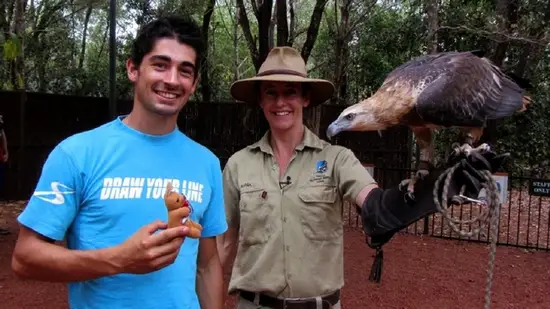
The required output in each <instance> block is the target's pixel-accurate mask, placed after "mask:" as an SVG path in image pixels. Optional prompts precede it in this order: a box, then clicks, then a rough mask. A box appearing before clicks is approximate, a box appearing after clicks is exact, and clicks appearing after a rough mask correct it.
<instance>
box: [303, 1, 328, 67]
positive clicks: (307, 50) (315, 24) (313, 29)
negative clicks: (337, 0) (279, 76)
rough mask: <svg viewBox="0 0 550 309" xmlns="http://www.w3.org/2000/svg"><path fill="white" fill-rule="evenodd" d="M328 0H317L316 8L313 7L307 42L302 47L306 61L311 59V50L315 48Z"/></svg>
mask: <svg viewBox="0 0 550 309" xmlns="http://www.w3.org/2000/svg"><path fill="white" fill-rule="evenodd" d="M327 1H328V0H317V1H316V2H315V8H314V9H313V13H312V14H311V20H310V22H309V28H308V29H307V38H306V42H305V43H304V47H303V48H302V58H304V61H305V62H306V63H307V60H308V59H309V55H310V54H311V51H312V50H313V45H314V44H315V41H316V40H317V34H318V33H319V24H320V23H321V19H322V18H323V11H324V9H325V5H326V4H327Z"/></svg>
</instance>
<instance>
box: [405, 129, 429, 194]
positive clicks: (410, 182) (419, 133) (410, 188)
mask: <svg viewBox="0 0 550 309" xmlns="http://www.w3.org/2000/svg"><path fill="white" fill-rule="evenodd" d="M412 131H413V133H414V135H415V138H416V143H417V145H418V148H420V158H419V159H420V160H419V161H420V162H419V166H418V170H417V171H416V173H415V174H414V175H413V176H412V177H411V178H410V179H405V180H403V181H401V183H400V184H399V189H400V190H401V191H406V192H407V193H406V198H407V199H411V200H414V186H415V184H416V182H418V181H419V180H422V179H423V178H424V177H426V176H428V174H429V173H430V172H429V170H430V169H431V168H432V166H433V165H432V164H433V163H432V162H433V157H434V145H433V142H432V131H431V130H430V129H428V128H412Z"/></svg>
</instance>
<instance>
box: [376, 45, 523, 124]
mask: <svg viewBox="0 0 550 309" xmlns="http://www.w3.org/2000/svg"><path fill="white" fill-rule="evenodd" d="M386 83H387V84H394V85H396V84H400V83H407V84H408V85H409V87H412V93H413V96H414V97H415V99H416V112H417V113H418V115H419V116H420V117H421V118H422V119H423V120H424V121H426V122H430V123H433V124H436V125H440V126H445V127H450V126H465V127H475V126H483V125H484V124H485V122H486V121H487V120H489V119H497V118H502V117H507V116H510V115H512V114H513V113H515V112H516V111H518V110H520V109H522V107H523V102H524V98H523V96H524V90H523V89H522V88H521V87H520V86H518V85H517V84H516V83H515V82H514V81H513V80H512V79H511V78H510V77H508V76H507V75H506V74H504V73H503V72H502V71H501V70H500V69H499V68H498V67H496V66H494V65H493V64H491V63H490V62H489V61H488V60H486V59H485V58H480V57H478V56H477V55H476V54H474V53H470V52H447V53H440V54H434V55H426V56H422V57H419V58H416V59H413V60H412V61H410V62H408V63H405V64H403V65H401V66H400V67H398V68H396V69H395V70H394V71H392V73H390V74H389V75H388V77H387V79H386V81H385V82H384V84H386Z"/></svg>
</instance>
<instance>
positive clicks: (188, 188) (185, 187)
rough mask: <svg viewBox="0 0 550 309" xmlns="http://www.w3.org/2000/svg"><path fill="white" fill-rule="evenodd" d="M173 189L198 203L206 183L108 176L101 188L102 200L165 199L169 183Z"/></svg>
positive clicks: (200, 200) (200, 201)
mask: <svg viewBox="0 0 550 309" xmlns="http://www.w3.org/2000/svg"><path fill="white" fill-rule="evenodd" d="M169 182H170V183H172V190H173V191H176V192H178V193H182V194H183V195H185V197H186V198H187V199H188V200H189V201H191V202H196V203H202V190H203V188H204V185H203V184H202V183H200V182H196V181H190V180H180V179H173V178H147V177H106V178H104V179H103V187H102V188H101V193H100V197H99V198H100V199H101V200H120V199H142V198H146V199H163V198H164V193H165V191H166V186H167V185H168V183H169Z"/></svg>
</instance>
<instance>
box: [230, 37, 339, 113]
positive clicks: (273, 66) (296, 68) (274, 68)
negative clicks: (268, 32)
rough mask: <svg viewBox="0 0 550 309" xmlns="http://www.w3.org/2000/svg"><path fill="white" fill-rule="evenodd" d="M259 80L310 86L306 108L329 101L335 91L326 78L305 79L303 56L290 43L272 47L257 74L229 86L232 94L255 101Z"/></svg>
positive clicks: (254, 102) (239, 98)
mask: <svg viewBox="0 0 550 309" xmlns="http://www.w3.org/2000/svg"><path fill="white" fill-rule="evenodd" d="M259 81H282V82H297V83H307V84H309V86H310V89H309V95H310V102H309V106H308V107H313V106H316V105H319V104H321V103H323V102H325V101H327V100H329V99H330V98H331V97H332V95H333V94H334V92H335V87H334V84H332V83H331V82H330V81H328V80H324V79H316V78H308V75H307V68H306V63H305V62H304V59H303V58H302V56H301V55H300V53H298V51H297V50H296V49H294V48H292V47H289V46H279V47H275V48H273V49H272V50H271V51H270V52H269V54H268V55H267V58H266V59H265V61H264V62H263V63H262V66H261V67H260V69H259V70H258V74H256V76H254V77H251V78H245V79H241V80H238V81H236V82H234V83H233V84H232V85H231V88H230V93H231V96H232V97H233V98H234V99H235V100H238V101H242V102H245V103H250V104H256V103H258V95H257V93H256V89H257V88H256V86H255V85H256V83H257V82H259Z"/></svg>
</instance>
